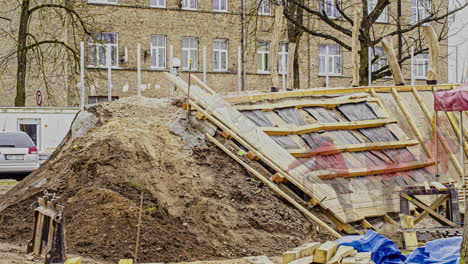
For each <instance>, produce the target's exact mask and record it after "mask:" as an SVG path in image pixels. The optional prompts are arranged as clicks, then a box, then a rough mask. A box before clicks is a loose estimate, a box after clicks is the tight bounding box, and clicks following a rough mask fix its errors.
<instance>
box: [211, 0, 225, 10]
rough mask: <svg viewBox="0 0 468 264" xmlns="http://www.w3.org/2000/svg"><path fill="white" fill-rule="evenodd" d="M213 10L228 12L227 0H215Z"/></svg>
mask: <svg viewBox="0 0 468 264" xmlns="http://www.w3.org/2000/svg"><path fill="white" fill-rule="evenodd" d="M213 10H214V11H216V12H227V0H213Z"/></svg>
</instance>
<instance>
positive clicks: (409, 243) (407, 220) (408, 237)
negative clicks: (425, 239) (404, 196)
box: [400, 214, 418, 250]
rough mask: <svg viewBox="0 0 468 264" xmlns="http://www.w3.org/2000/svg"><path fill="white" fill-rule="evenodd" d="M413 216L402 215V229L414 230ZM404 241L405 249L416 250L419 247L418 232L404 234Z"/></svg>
mask: <svg viewBox="0 0 468 264" xmlns="http://www.w3.org/2000/svg"><path fill="white" fill-rule="evenodd" d="M413 220H414V219H413V217H412V216H411V215H405V214H400V221H401V227H402V228H413V227H414V222H413ZM403 239H404V241H405V249H407V250H414V249H416V248H417V247H418V238H417V237H416V232H403Z"/></svg>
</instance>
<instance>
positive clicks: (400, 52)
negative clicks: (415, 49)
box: [397, 0, 403, 67]
mask: <svg viewBox="0 0 468 264" xmlns="http://www.w3.org/2000/svg"><path fill="white" fill-rule="evenodd" d="M397 25H398V31H399V32H400V33H398V62H399V63H398V64H399V65H400V67H401V63H400V61H401V59H402V56H403V36H402V34H401V0H398V20H397Z"/></svg>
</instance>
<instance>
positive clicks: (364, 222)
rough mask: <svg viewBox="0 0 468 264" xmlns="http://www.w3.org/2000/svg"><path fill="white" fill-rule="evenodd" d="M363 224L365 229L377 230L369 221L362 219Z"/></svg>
mask: <svg viewBox="0 0 468 264" xmlns="http://www.w3.org/2000/svg"><path fill="white" fill-rule="evenodd" d="M361 224H362V226H363V227H364V228H365V229H374V230H375V227H374V226H373V225H372V224H371V223H369V221H367V219H362V220H361Z"/></svg>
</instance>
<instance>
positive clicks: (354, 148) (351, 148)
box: [288, 140, 419, 158]
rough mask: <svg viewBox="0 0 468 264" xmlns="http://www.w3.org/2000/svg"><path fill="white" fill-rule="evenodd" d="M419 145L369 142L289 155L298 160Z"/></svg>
mask: <svg viewBox="0 0 468 264" xmlns="http://www.w3.org/2000/svg"><path fill="white" fill-rule="evenodd" d="M417 144H419V142H418V141H417V140H404V141H388V142H367V143H360V144H347V145H332V146H325V147H319V148H316V149H313V150H311V149H290V150H288V152H289V154H291V155H293V156H294V157H296V158H308V157H312V156H317V155H331V154H336V153H342V152H359V151H371V150H382V149H400V148H405V147H408V146H414V145H417Z"/></svg>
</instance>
